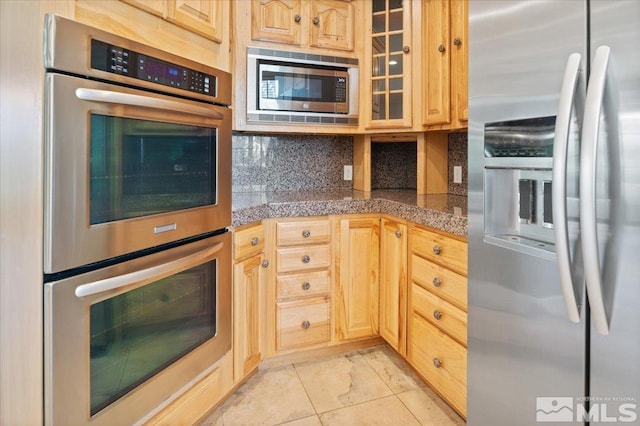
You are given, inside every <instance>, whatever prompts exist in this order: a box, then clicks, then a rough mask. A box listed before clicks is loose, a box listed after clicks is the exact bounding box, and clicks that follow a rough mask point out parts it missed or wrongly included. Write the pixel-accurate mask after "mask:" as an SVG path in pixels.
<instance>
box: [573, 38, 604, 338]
mask: <svg viewBox="0 0 640 426" xmlns="http://www.w3.org/2000/svg"><path fill="white" fill-rule="evenodd" d="M610 53H611V49H610V48H609V47H608V46H600V47H598V49H596V52H595V55H594V60H593V66H592V71H591V77H590V78H589V87H588V89H587V98H586V101H585V111H584V126H583V128H582V147H581V153H580V234H581V238H582V254H583V256H584V273H585V280H586V283H587V294H588V295H589V306H590V307H591V317H592V318H593V323H594V326H595V329H596V331H597V332H598V333H600V334H605V335H606V334H609V321H608V320H607V314H606V310H605V307H604V298H603V295H602V280H601V276H602V275H601V267H600V255H599V252H598V234H597V218H596V159H597V148H598V133H599V127H600V113H601V111H602V104H603V103H602V102H603V98H604V89H605V85H606V81H607V79H606V77H607V68H608V66H609V57H610Z"/></svg>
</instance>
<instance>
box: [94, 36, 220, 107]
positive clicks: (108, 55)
mask: <svg viewBox="0 0 640 426" xmlns="http://www.w3.org/2000/svg"><path fill="white" fill-rule="evenodd" d="M91 68H93V69H96V70H100V71H106V72H109V73H113V74H119V75H123V76H127V77H131V78H135V79H138V80H145V81H150V82H152V83H156V84H160V85H163V86H169V87H174V88H177V89H181V90H185V91H187V92H195V93H199V94H203V95H209V96H211V97H215V96H216V91H217V90H216V89H217V84H216V83H217V81H216V77H215V76H213V75H209V74H206V73H202V72H199V71H196V70H193V69H190V68H187V67H184V66H181V65H176V64H174V63H171V62H167V61H163V60H161V59H158V58H154V57H152V56H148V55H143V54H141V53H138V52H136V51H133V50H129V49H125V48H122V47H119V46H115V45H111V44H108V43H104V42H102V41H99V40H95V39H92V40H91Z"/></svg>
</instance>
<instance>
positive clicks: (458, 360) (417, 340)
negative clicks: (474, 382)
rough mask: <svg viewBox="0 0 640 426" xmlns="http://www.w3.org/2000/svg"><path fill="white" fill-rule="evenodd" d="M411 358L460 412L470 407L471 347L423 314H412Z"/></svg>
mask: <svg viewBox="0 0 640 426" xmlns="http://www.w3.org/2000/svg"><path fill="white" fill-rule="evenodd" d="M410 330H411V340H410V342H409V345H408V348H407V355H408V359H409V362H410V363H411V364H412V365H413V366H414V367H415V368H416V369H417V370H418V371H419V372H420V373H421V374H422V375H423V376H424V378H425V379H426V380H427V381H428V382H429V384H430V385H431V386H433V388H434V389H435V390H436V391H437V392H438V393H439V394H440V395H442V397H443V398H444V399H446V400H447V401H448V402H449V403H450V404H451V405H452V406H453V408H455V409H456V411H458V412H459V413H460V414H462V415H463V416H466V411H467V398H466V392H467V350H466V349H465V347H464V346H462V345H460V344H459V343H457V342H456V341H455V340H453V339H452V338H450V337H449V336H447V335H446V334H444V333H443V332H441V331H440V330H438V329H437V328H436V327H434V326H433V325H431V324H430V323H429V321H427V320H425V319H424V318H422V317H421V316H420V315H417V314H412V315H411V324H410Z"/></svg>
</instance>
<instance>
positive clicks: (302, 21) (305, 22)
mask: <svg viewBox="0 0 640 426" xmlns="http://www.w3.org/2000/svg"><path fill="white" fill-rule="evenodd" d="M251 39H252V40H260V41H268V42H273V43H280V44H288V45H295V46H301V47H306V46H309V47H317V48H325V49H332V50H346V51H352V50H353V48H354V10H353V5H352V3H351V2H350V1H344V0H310V1H302V0H252V2H251Z"/></svg>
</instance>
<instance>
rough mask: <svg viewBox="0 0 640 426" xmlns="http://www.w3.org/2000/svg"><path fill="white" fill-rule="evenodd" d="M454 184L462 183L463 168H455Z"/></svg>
mask: <svg viewBox="0 0 640 426" xmlns="http://www.w3.org/2000/svg"><path fill="white" fill-rule="evenodd" d="M453 183H462V166H453Z"/></svg>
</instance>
